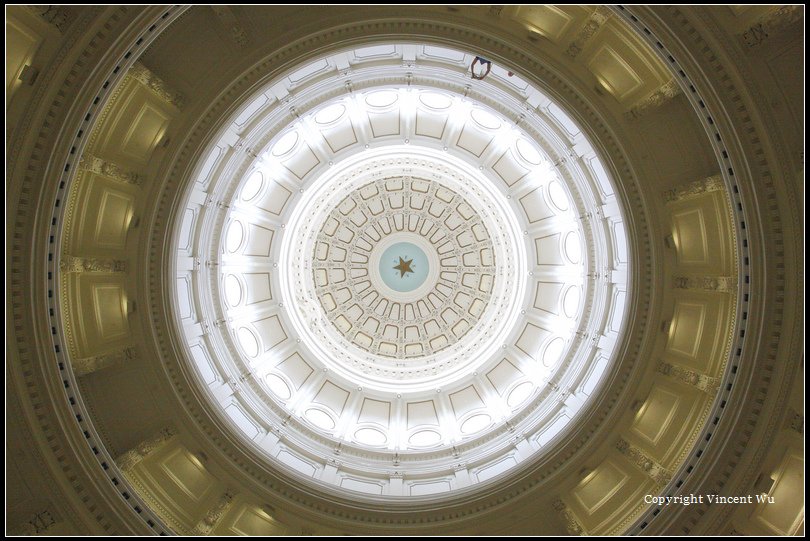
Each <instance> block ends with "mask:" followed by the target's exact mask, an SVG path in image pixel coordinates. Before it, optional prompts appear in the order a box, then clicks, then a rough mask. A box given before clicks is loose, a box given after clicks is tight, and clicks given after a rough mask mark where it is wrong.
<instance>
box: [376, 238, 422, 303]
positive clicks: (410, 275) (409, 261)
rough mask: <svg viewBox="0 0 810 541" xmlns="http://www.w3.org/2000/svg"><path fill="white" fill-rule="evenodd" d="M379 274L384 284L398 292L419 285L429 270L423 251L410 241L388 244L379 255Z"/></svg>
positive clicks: (403, 291)
mask: <svg viewBox="0 0 810 541" xmlns="http://www.w3.org/2000/svg"><path fill="white" fill-rule="evenodd" d="M379 265H380V276H381V277H382V279H383V282H385V285H387V286H388V287H390V288H391V289H393V290H394V291H398V292H400V293H407V292H409V291H413V290H414V289H416V288H418V287H419V286H421V285H422V284H423V283H424V282H425V279H426V278H427V276H428V271H429V270H430V268H429V265H428V258H427V256H426V255H425V252H423V251H422V249H421V248H419V247H418V246H416V245H415V244H411V243H410V242H398V243H396V244H392V245H391V246H389V247H388V248H387V249H386V250H385V251H384V252H383V254H382V257H380V263H379Z"/></svg>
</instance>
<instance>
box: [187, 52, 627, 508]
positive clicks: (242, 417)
mask: <svg viewBox="0 0 810 541" xmlns="http://www.w3.org/2000/svg"><path fill="white" fill-rule="evenodd" d="M473 56H474V55H473V54H471V53H465V52H462V51H456V50H450V49H444V48H439V47H432V46H426V45H414V44H391V45H380V46H375V47H369V48H364V49H357V50H352V51H345V52H343V53H340V54H337V55H333V56H329V57H325V58H320V59H318V60H316V61H313V62H312V63H310V64H308V65H306V66H301V67H299V68H297V69H295V70H293V71H292V72H290V73H288V74H287V75H285V76H284V77H280V78H277V79H275V80H272V81H268V82H267V84H266V85H264V86H263V87H262V88H260V89H259V90H258V91H257V92H256V93H255V94H254V95H253V97H252V98H251V99H249V100H247V101H246V103H245V104H244V105H243V106H242V108H241V110H239V111H237V112H236V113H235V114H234V115H233V117H232V122H231V124H230V125H228V126H225V127H223V129H222V130H221V133H220V134H219V136H218V138H216V139H215V140H214V142H213V143H212V144H211V146H210V147H209V151H208V154H207V155H205V156H203V158H202V159H201V160H200V165H199V167H198V168H197V170H196V171H195V172H194V175H195V180H196V182H194V183H192V184H193V187H192V189H191V191H190V193H189V194H188V201H189V202H190V204H189V205H188V207H187V210H186V215H185V218H184V221H183V227H182V229H181V231H180V232H179V233H178V236H177V238H176V243H177V244H176V246H177V260H176V264H177V266H178V268H195V269H197V273H196V275H195V276H197V280H196V281H190V280H187V279H182V280H178V281H177V286H176V294H175V302H176V305H177V306H176V313H177V321H178V324H179V325H182V326H183V329H184V332H185V336H186V338H187V344H188V354H189V355H188V357H189V358H190V359H192V360H193V366H194V367H195V369H196V372H197V375H198V378H197V379H198V381H199V384H200V386H201V387H203V388H205V389H207V393H208V396H209V400H210V402H211V403H212V405H213V407H214V408H215V409H217V410H219V411H220V412H221V414H222V419H223V420H225V421H227V422H228V423H229V424H230V425H231V426H232V427H233V430H234V433H235V434H238V435H239V436H240V437H242V438H243V439H244V441H245V442H246V444H249V445H254V446H256V447H257V448H258V449H260V450H262V451H263V452H264V455H265V456H266V457H267V460H268V461H270V462H271V463H272V464H275V465H276V466H277V467H279V468H283V469H285V470H288V471H291V472H295V475H299V476H301V478H302V482H303V483H312V484H313V485H314V486H318V487H319V488H320V489H321V490H326V491H329V490H334V489H340V490H352V491H354V492H359V493H367V494H372V495H379V496H391V497H406V496H407V497H411V498H419V497H425V496H428V495H432V494H437V493H447V492H450V491H455V490H460V489H467V490H472V489H474V488H466V487H474V486H475V485H478V484H480V483H484V482H486V481H490V480H493V479H496V478H498V479H500V478H502V477H503V476H505V475H508V474H509V472H510V471H511V470H512V469H513V467H514V466H517V465H518V464H520V463H521V462H525V461H533V460H537V459H538V458H539V457H541V456H542V455H543V454H544V453H545V452H546V451H547V450H548V449H550V448H551V446H553V445H554V443H555V442H556V441H558V440H559V439H560V438H562V437H564V435H565V432H566V428H567V427H568V426H569V423H570V422H571V421H572V419H574V417H575V416H576V415H577V414H578V413H579V412H580V411H581V410H583V408H585V407H586V406H587V404H588V403H589V401H590V399H591V398H592V397H593V396H595V394H596V393H598V392H599V389H600V383H601V382H602V380H603V376H604V375H605V374H606V373H607V372H608V370H609V368H610V366H611V362H612V359H613V356H614V344H615V343H617V338H618V335H619V334H620V333H621V332H622V330H623V327H624V313H625V306H626V303H627V300H628V299H627V293H626V291H627V290H626V286H625V284H626V282H627V280H626V277H627V273H628V269H627V254H626V238H625V233H624V227H623V223H622V217H621V212H620V209H619V206H618V203H617V201H616V198H615V197H614V195H613V190H612V185H611V181H610V179H608V178H607V175H606V173H605V168H604V167H603V166H602V165H601V164H600V161H599V158H598V156H597V154H596V152H595V150H594V149H593V147H592V146H591V145H590V143H589V142H588V140H587V139H586V137H585V136H584V134H583V133H582V132H581V130H580V129H579V128H578V127H577V124H576V122H574V120H573V119H572V118H570V117H569V116H568V115H567V114H566V113H565V112H564V111H562V110H561V109H560V108H559V107H558V106H556V105H555V104H554V102H553V101H552V100H551V99H549V98H548V97H547V96H546V95H544V94H543V93H542V92H541V91H540V90H538V89H536V88H533V87H532V86H530V85H529V84H528V83H526V82H525V81H524V80H522V79H520V77H519V76H508V75H507V73H506V72H505V71H504V70H502V69H500V67H498V66H495V67H494V68H493V70H492V72H491V74H490V75H489V76H488V77H487V78H486V79H485V80H483V81H473V80H471V79H470V77H469V73H468V66H469V64H470V62H471V60H472V58H473ZM201 201H205V202H206V203H207V204H206V205H204V206H203V207H202V209H203V210H202V211H199V210H198V209H199V208H200V207H199V205H198V204H199V202H201ZM192 203H193V204H192ZM605 209H612V210H611V211H610V212H609V213H606V212H605ZM607 214H609V215H607ZM192 299H194V300H193V301H192ZM192 304H194V305H196V306H198V307H200V310H201V311H202V312H203V314H204V315H203V317H202V319H203V320H204V321H207V322H209V324H208V325H197V324H188V325H186V324H185V321H184V320H183V316H182V315H183V314H185V313H190V306H191V305H192Z"/></svg>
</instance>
